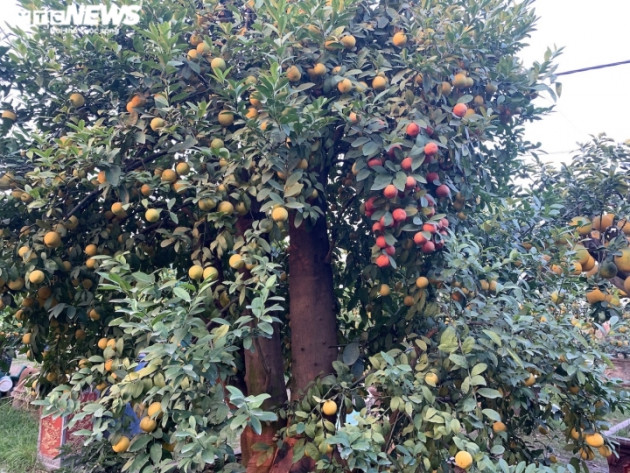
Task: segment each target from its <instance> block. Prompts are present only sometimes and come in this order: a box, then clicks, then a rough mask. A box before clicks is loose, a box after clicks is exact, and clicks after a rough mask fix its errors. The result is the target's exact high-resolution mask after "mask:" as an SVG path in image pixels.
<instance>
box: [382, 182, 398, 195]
mask: <svg viewBox="0 0 630 473" xmlns="http://www.w3.org/2000/svg"><path fill="white" fill-rule="evenodd" d="M383 195H384V196H385V197H387V198H388V199H395V198H396V196H397V195H398V189H396V186H395V185H394V184H390V185H388V186H387V187H386V188H385V189H383Z"/></svg>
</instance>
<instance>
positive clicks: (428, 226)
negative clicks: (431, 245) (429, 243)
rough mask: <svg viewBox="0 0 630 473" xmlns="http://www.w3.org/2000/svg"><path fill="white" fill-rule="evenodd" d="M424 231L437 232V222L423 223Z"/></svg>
mask: <svg viewBox="0 0 630 473" xmlns="http://www.w3.org/2000/svg"><path fill="white" fill-rule="evenodd" d="M422 231H424V232H429V233H435V232H437V225H436V224H435V223H428V222H427V223H425V224H423V225H422Z"/></svg>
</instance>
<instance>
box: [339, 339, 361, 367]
mask: <svg viewBox="0 0 630 473" xmlns="http://www.w3.org/2000/svg"><path fill="white" fill-rule="evenodd" d="M359 356H361V351H360V350H359V344H358V343H356V342H355V343H350V344H349V345H346V347H345V348H344V350H343V356H342V358H343V362H344V363H345V364H346V365H348V366H350V365H353V364H354V363H355V362H356V361H357V360H358V359H359Z"/></svg>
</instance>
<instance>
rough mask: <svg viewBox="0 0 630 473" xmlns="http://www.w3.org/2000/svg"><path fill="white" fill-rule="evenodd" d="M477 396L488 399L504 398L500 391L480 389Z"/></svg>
mask: <svg viewBox="0 0 630 473" xmlns="http://www.w3.org/2000/svg"><path fill="white" fill-rule="evenodd" d="M477 394H479V395H480V396H483V397H485V398H488V399H498V398H500V397H503V396H502V395H501V393H500V392H499V391H497V390H496V389H491V388H479V389H478V390H477Z"/></svg>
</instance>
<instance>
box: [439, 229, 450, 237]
mask: <svg viewBox="0 0 630 473" xmlns="http://www.w3.org/2000/svg"><path fill="white" fill-rule="evenodd" d="M440 235H442V236H446V235H448V232H447V231H446V230H440Z"/></svg>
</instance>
